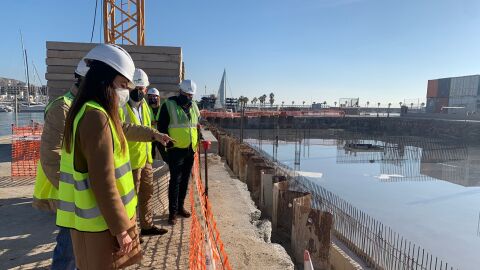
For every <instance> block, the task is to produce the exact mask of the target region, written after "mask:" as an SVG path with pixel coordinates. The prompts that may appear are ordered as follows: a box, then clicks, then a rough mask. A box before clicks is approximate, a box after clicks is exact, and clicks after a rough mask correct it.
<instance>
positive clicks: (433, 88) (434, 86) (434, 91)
mask: <svg viewBox="0 0 480 270" xmlns="http://www.w3.org/2000/svg"><path fill="white" fill-rule="evenodd" d="M437 96H438V80H428V85H427V98H429V97H437Z"/></svg>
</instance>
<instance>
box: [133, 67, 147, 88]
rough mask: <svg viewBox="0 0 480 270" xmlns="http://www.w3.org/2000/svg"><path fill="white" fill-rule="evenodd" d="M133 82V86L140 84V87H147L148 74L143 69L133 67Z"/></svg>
mask: <svg viewBox="0 0 480 270" xmlns="http://www.w3.org/2000/svg"><path fill="white" fill-rule="evenodd" d="M133 83H134V84H135V86H137V87H138V86H140V87H147V86H149V85H150V82H149V81H148V76H147V73H145V71H143V69H139V68H136V69H135V74H133Z"/></svg>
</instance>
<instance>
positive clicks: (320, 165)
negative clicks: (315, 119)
mask: <svg viewBox="0 0 480 270" xmlns="http://www.w3.org/2000/svg"><path fill="white" fill-rule="evenodd" d="M237 132H238V131H237ZM289 133H290V134H289V135H287V134H282V131H280V132H278V131H273V132H266V131H264V132H263V133H262V132H258V131H255V132H253V135H252V134H250V135H247V136H246V138H247V139H246V141H247V142H248V143H249V144H251V145H252V146H255V147H257V148H260V149H262V150H263V151H264V153H266V154H267V155H268V156H269V157H270V158H272V159H275V160H277V161H278V162H280V163H282V164H284V165H287V166H288V167H290V168H291V169H294V170H295V171H296V173H298V175H300V176H301V177H306V178H308V179H309V180H310V181H313V182H314V183H315V184H317V185H320V186H321V187H323V188H325V189H327V190H328V191H330V192H332V193H334V194H336V195H338V196H339V197H341V198H342V199H344V200H345V201H347V202H349V203H350V204H351V205H353V206H354V207H356V208H358V209H360V210H362V211H364V212H365V213H367V214H368V215H370V216H371V217H373V218H375V219H376V220H378V221H380V222H382V223H383V224H384V225H387V226H389V227H391V228H392V229H393V230H394V231H396V232H397V233H399V234H400V235H402V236H403V237H405V238H407V239H408V240H410V241H412V242H413V243H415V244H417V245H420V246H421V247H422V248H424V249H425V251H428V252H429V253H431V254H434V255H435V256H437V257H438V258H442V259H443V260H444V261H447V262H448V263H449V267H450V266H453V267H454V269H457V268H458V269H478V268H479V265H480V257H479V256H478V250H480V146H478V145H464V144H462V143H460V142H449V141H441V140H433V139H428V138H419V137H372V136H362V135H361V134H336V133H335V134H333V133H332V134H329V133H328V132H327V133H326V134H324V135H318V134H316V135H311V134H310V135H309V133H310V131H308V132H305V131H303V132H302V131H300V132H297V134H295V135H292V131H291V130H290V131H289ZM275 134H276V136H277V137H278V138H279V139H278V146H277V143H275V142H276V139H272V137H275ZM267 136H269V138H267ZM295 157H296V158H295ZM449 269H450V268H449Z"/></svg>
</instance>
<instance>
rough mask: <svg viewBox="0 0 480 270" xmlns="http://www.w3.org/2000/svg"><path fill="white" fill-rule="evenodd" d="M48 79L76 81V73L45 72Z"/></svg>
mask: <svg viewBox="0 0 480 270" xmlns="http://www.w3.org/2000/svg"><path fill="white" fill-rule="evenodd" d="M45 79H46V80H53V81H70V82H73V81H75V75H73V73H68V74H62V73H45Z"/></svg>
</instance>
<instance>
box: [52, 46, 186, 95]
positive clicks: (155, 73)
mask: <svg viewBox="0 0 480 270" xmlns="http://www.w3.org/2000/svg"><path fill="white" fill-rule="evenodd" d="M96 45H97V44H95V43H79V42H54V41H47V43H46V49H47V58H46V63H47V73H46V74H45V79H46V80H47V86H48V93H49V94H48V95H49V98H50V100H52V99H54V98H55V97H57V96H60V95H62V94H64V93H65V92H66V91H68V90H69V89H70V86H71V85H72V83H73V82H74V75H73V73H74V71H75V68H76V66H77V64H78V62H79V61H80V59H82V58H83V57H84V56H85V55H86V54H87V52H88V51H89V50H90V49H92V48H93V47H95V46H96ZM121 46H122V47H123V48H124V49H125V50H127V51H128V52H129V53H130V55H131V56H132V59H133V60H134V62H135V66H136V67H138V68H141V69H143V70H144V71H145V72H146V73H147V75H148V76H149V80H150V83H151V87H155V88H157V89H158V90H159V91H160V95H161V96H162V97H168V96H171V95H173V94H174V93H176V92H177V91H178V88H177V85H178V83H180V80H181V79H183V74H184V69H183V64H182V49H181V48H180V47H165V46H133V45H121Z"/></svg>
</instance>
